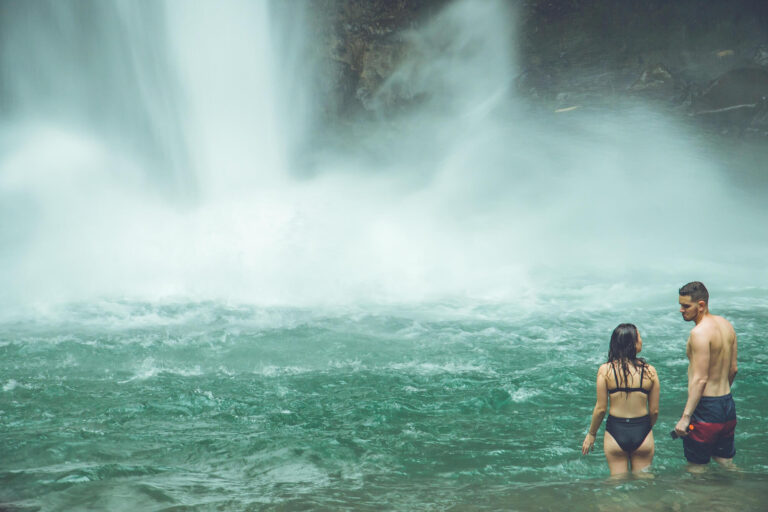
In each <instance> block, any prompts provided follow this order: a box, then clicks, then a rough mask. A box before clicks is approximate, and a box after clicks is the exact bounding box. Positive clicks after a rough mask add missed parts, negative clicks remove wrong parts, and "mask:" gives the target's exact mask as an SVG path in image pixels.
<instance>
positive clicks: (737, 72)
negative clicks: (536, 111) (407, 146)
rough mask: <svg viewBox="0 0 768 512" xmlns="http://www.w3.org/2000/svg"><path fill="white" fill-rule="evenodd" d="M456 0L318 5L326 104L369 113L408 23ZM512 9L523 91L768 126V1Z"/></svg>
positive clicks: (600, 1)
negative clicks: (628, 102) (636, 101)
mask: <svg viewBox="0 0 768 512" xmlns="http://www.w3.org/2000/svg"><path fill="white" fill-rule="evenodd" d="M478 1H479V0H478ZM449 3H450V1H449V0H321V1H319V2H315V3H314V4H313V9H314V10H315V16H316V18H317V19H318V20H320V23H318V32H319V33H318V36H319V40H320V41H321V42H322V43H321V45H320V49H319V51H320V53H321V57H322V58H323V59H324V60H325V62H326V63H327V65H326V66H324V67H323V69H324V71H323V73H324V76H323V80H321V83H322V84H324V85H323V87H324V88H325V89H326V90H325V91H324V94H325V96H326V97H327V99H328V101H327V102H326V103H327V105H328V112H327V113H328V114H329V115H330V116H332V117H348V116H352V115H360V114H364V113H365V112H366V111H369V110H370V109H371V108H372V104H371V101H370V100H371V98H372V97H373V96H374V94H375V93H376V91H377V90H378V89H379V88H380V87H381V85H382V84H383V83H384V82H385V81H386V80H387V79H388V78H389V77H390V76H391V74H392V73H393V71H394V70H395V69H397V66H398V64H399V63H400V62H401V60H402V58H403V56H404V55H406V54H407V53H408V51H409V47H408V45H409V40H408V38H407V37H406V34H407V33H408V31H409V30H411V29H414V28H417V27H419V26H421V25H422V24H424V23H425V22H427V21H428V20H430V19H431V18H432V17H433V16H435V15H436V14H437V13H438V12H440V10H441V9H443V8H444V7H445V6H446V5H447V4H449ZM514 6H515V9H514V10H512V11H510V12H511V13H512V14H511V15H510V19H509V20H508V22H509V23H510V24H511V25H514V26H516V27H517V31H516V40H515V41H512V42H511V43H510V44H513V45H514V46H515V47H516V53H517V55H518V76H517V79H516V80H515V84H514V91H515V92H516V93H517V94H521V95H523V96H525V97H527V98H530V99H531V100H532V101H535V102H539V103H541V104H544V105H545V106H547V107H553V108H566V107H568V106H569V105H575V104H579V105H583V104H585V103H592V104H601V105H605V104H606V103H608V104H610V103H611V102H613V101H620V100H622V99H624V98H633V97H642V98H644V99H647V100H651V101H655V102H661V103H662V104H663V105H666V106H670V107H674V108H680V109H681V110H682V111H684V112H685V113H687V114H695V115H702V116H708V117H717V123H716V125H717V126H718V129H725V130H729V129H737V130H739V131H743V130H745V129H747V130H752V131H760V132H765V131H768V122H767V121H766V117H767V116H766V115H765V114H766V98H768V2H765V1H763V0H734V1H729V2H700V1H697V0H677V1H675V2H669V1H667V0H523V1H520V2H516V3H514ZM745 69H746V70H747V71H744V70H745ZM401 99H402V100H403V101H413V100H414V98H412V97H403V98H401ZM394 103H396V102H394ZM734 111H738V112H737V114H738V115H734ZM726 112H728V113H729V114H728V115H727V116H726V115H723V116H721V115H720V113H726ZM723 123H725V124H724V125H723ZM723 126H724V127H725V128H723Z"/></svg>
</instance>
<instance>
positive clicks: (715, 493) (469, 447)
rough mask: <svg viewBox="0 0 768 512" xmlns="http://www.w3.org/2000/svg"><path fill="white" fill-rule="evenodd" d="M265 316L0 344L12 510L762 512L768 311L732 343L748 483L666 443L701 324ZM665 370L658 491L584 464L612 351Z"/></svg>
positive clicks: (647, 319) (208, 309)
mask: <svg viewBox="0 0 768 512" xmlns="http://www.w3.org/2000/svg"><path fill="white" fill-rule="evenodd" d="M675 298H676V297H671V298H670V301H669V303H666V302H665V301H653V303H650V304H643V305H642V307H641V306H638V305H634V306H633V305H614V306H607V305H602V306H595V305H589V306H587V305H585V304H583V303H580V302H578V301H574V300H570V299H568V300H566V299H559V298H556V297H555V298H551V299H546V300H538V301H537V302H536V303H535V304H530V303H529V304H525V305H522V304H517V305H512V304H479V303H443V304H421V305H417V306H409V307H406V306H397V307H395V306H386V307H385V306H377V307H362V306H360V307H355V308H350V307H336V308H330V307H328V308H322V309H290V308H258V307H253V306H233V305H230V304H225V303H162V304H160V303H138V302H101V303H91V304H78V305H70V306H67V307H58V308H52V309H47V310H44V311H43V310H41V311H38V312H36V313H35V314H34V315H28V316H18V317H15V318H10V317H7V318H6V319H5V320H4V321H3V323H2V325H1V326H0V365H2V366H1V369H2V370H1V373H0V386H2V387H1V391H0V425H2V431H3V443H2V444H1V445H0V503H2V504H4V505H3V507H4V508H3V509H8V510H110V511H119V510H174V511H178V510H303V509H306V510H309V509H312V510H323V509H327V510H382V509H385V510H497V509H502V508H503V509H507V510H565V509H569V510H617V509H619V508H620V509H622V510H684V509H688V508H691V507H696V508H698V509H701V510H764V503H765V502H766V499H768V490H766V487H765V482H766V480H767V477H768V435H767V434H766V432H765V429H764V425H765V422H766V420H768V410H767V409H766V407H765V400H764V397H765V395H766V393H768V379H766V376H765V372H764V371H763V368H764V365H765V363H766V359H768V357H767V356H766V355H765V352H764V350H763V349H762V346H761V341H762V333H764V332H766V330H768V301H766V299H765V293H764V292H762V291H752V292H745V293H739V294H734V295H733V296H732V297H726V298H725V299H721V300H720V301H719V302H718V303H717V305H716V306H715V307H714V309H715V310H716V311H715V312H716V313H720V314H723V315H725V316H726V317H727V318H729V319H730V320H731V321H732V322H733V323H734V325H735V327H736V330H737V332H738V334H739V358H740V373H739V376H738V377H737V383H736V385H735V386H734V396H735V399H736V404H737V410H738V414H739V425H738V428H737V438H736V444H737V450H738V451H737V455H736V462H737V465H738V468H739V469H738V470H737V471H730V472H729V471H724V470H722V469H719V468H716V467H712V468H710V470H709V471H708V472H707V473H705V474H703V475H691V474H689V473H688V472H687V471H686V465H685V463H684V460H683V457H682V446H681V444H680V442H679V441H673V440H671V439H670V438H669V437H668V434H667V433H668V431H669V430H671V428H672V427H673V425H674V423H675V421H676V420H677V419H678V416H679V413H680V410H681V408H682V406H683V404H684V401H685V396H686V381H685V378H686V377H685V372H686V365H687V361H686V359H685V354H684V343H685V339H686V336H687V332H688V329H689V328H690V324H686V323H685V322H683V321H682V319H681V318H680V317H679V314H678V313H677V309H676V304H675V301H674V300H672V299H675ZM621 321H633V322H635V323H636V324H637V325H638V326H639V328H640V330H641V333H642V334H643V339H644V353H643V355H644V356H645V357H646V358H647V359H648V360H649V361H650V362H651V363H652V364H654V365H655V366H656V367H657V369H658V370H659V373H660V377H661V382H662V395H661V414H660V418H659V422H658V424H657V426H656V427H655V429H654V432H655V435H656V458H655V460H654V463H653V471H652V473H651V475H652V476H653V478H647V479H646V478H642V479H638V478H623V479H616V480H611V479H609V478H608V470H607V465H606V464H605V461H604V458H603V455H602V432H603V430H604V425H603V427H601V433H600V435H599V440H598V443H597V445H596V450H595V452H594V453H593V454H591V455H589V456H586V457H584V456H582V455H581V453H580V446H581V442H582V440H583V437H584V433H585V429H586V428H587V425H588V422H589V417H590V413H591V409H592V406H593V404H594V389H593V387H594V374H595V371H596V369H597V366H598V365H599V364H600V363H601V361H602V360H603V358H604V357H605V355H606V353H607V344H608V338H609V335H610V332H611V330H612V329H613V327H615V325H616V324H617V323H619V322H621Z"/></svg>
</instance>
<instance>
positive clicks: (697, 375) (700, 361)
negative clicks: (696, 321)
mask: <svg viewBox="0 0 768 512" xmlns="http://www.w3.org/2000/svg"><path fill="white" fill-rule="evenodd" d="M690 370H691V373H690V377H689V378H688V401H687V402H685V409H683V416H682V418H680V421H678V422H677V425H675V431H676V432H677V435H679V436H686V435H688V425H690V423H691V416H693V411H695V410H696V406H697V405H699V400H701V395H702V394H704V388H705V387H706V386H707V379H708V378H709V336H707V335H705V333H701V332H691V362H690Z"/></svg>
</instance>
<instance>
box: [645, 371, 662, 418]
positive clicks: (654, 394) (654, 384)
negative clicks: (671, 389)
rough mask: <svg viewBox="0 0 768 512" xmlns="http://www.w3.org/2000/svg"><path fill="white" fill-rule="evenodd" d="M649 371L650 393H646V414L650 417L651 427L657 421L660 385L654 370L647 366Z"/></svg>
mask: <svg viewBox="0 0 768 512" xmlns="http://www.w3.org/2000/svg"><path fill="white" fill-rule="evenodd" d="M649 368H650V370H651V374H652V376H653V377H652V379H651V392H650V393H648V414H650V415H651V426H654V425H655V424H656V420H657V419H659V396H660V395H661V384H660V383H659V374H658V373H656V368H654V367H653V366H650V365H649Z"/></svg>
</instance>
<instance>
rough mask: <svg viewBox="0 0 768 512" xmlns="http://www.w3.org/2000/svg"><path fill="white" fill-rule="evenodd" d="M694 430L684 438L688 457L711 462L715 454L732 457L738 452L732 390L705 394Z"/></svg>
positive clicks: (695, 462)
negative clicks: (735, 442)
mask: <svg viewBox="0 0 768 512" xmlns="http://www.w3.org/2000/svg"><path fill="white" fill-rule="evenodd" d="M691 425H693V430H691V431H690V432H689V433H688V435H687V436H685V437H684V438H683V449H684V450H685V458H686V459H688V462H693V463H694V464H707V463H708V462H709V459H710V458H711V457H720V458H723V459H732V458H733V456H734V455H736V446H735V445H734V442H733V438H734V432H735V430H736V404H735V403H734V402H733V397H732V396H731V394H730V393H728V394H727V395H723V396H703V397H701V400H699V405H698V406H697V407H696V410H695V411H694V412H693V417H692V418H691Z"/></svg>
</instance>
